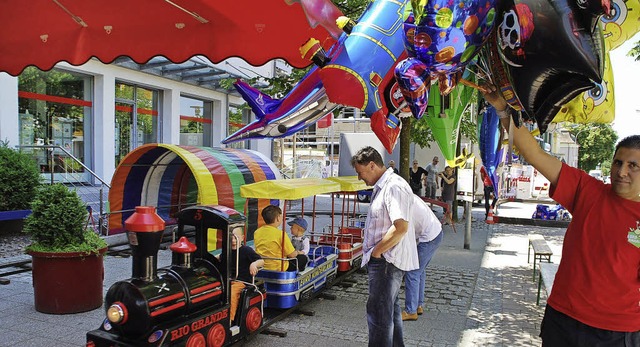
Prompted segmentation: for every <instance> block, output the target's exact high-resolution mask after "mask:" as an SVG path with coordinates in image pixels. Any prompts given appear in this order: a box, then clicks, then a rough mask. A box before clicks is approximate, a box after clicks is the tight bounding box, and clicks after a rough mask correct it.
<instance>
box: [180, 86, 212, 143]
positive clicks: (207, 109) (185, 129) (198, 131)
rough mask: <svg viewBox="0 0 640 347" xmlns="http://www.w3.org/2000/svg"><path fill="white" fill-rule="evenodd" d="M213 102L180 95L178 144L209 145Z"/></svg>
mask: <svg viewBox="0 0 640 347" xmlns="http://www.w3.org/2000/svg"><path fill="white" fill-rule="evenodd" d="M212 105H213V103H212V102H211V101H204V100H199V99H195V98H190V97H187V96H181V97H180V144H181V145H186V146H206V147H211V130H212V129H211V125H212V121H211V118H212V117H211V114H212V111H213V108H212Z"/></svg>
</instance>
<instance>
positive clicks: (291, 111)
mask: <svg viewBox="0 0 640 347" xmlns="http://www.w3.org/2000/svg"><path fill="white" fill-rule="evenodd" d="M317 72H318V71H317V70H313V71H310V73H308V74H307V75H306V76H305V78H303V79H302V81H300V83H298V84H297V85H296V86H295V87H294V88H293V89H292V90H291V91H290V92H289V94H287V95H286V96H285V97H284V98H282V99H274V98H271V97H270V96H269V95H266V94H264V93H262V92H261V91H259V90H257V89H255V88H253V87H251V86H250V85H248V84H247V83H245V82H243V81H236V82H235V83H234V86H235V87H236V89H237V90H238V92H239V93H240V95H242V98H243V99H244V100H245V101H246V102H247V104H248V105H249V106H250V107H251V110H252V111H253V113H254V114H255V115H256V119H255V120H254V121H253V122H251V123H249V124H247V125H246V126H244V127H242V128H241V129H240V130H238V131H236V132H235V133H234V134H232V135H230V136H228V137H227V138H225V139H224V140H222V143H225V144H227V143H232V142H237V141H241V140H247V139H260V138H279V137H285V136H290V135H293V134H294V133H296V132H298V131H300V130H302V129H304V128H306V127H308V126H310V125H311V124H314V123H315V122H317V121H318V120H319V119H320V118H322V117H324V116H326V115H327V113H329V112H331V111H333V109H334V108H336V106H337V105H336V104H334V103H332V102H330V101H329V100H328V97H327V94H326V93H325V90H324V87H323V86H322V83H321V82H320V79H319V78H318V73H317Z"/></svg>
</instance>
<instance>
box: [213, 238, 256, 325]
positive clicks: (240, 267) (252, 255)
mask: <svg viewBox="0 0 640 347" xmlns="http://www.w3.org/2000/svg"><path fill="white" fill-rule="evenodd" d="M243 241H244V230H243V229H242V228H235V229H233V235H232V236H231V254H229V258H228V259H229V278H231V279H232V281H231V308H230V309H229V311H230V312H229V320H231V321H233V319H234V317H235V315H236V310H237V309H238V301H240V293H242V289H244V287H245V284H244V282H246V283H253V276H255V275H256V274H257V273H258V271H259V270H260V268H262V267H264V260H263V259H262V257H260V255H259V254H258V253H256V251H254V250H253V248H251V247H249V246H245V245H243V244H242V242H243ZM226 259H227V257H226V254H224V252H223V253H222V255H221V261H222V265H223V266H225V262H226ZM236 262H237V268H236ZM223 268H224V267H223Z"/></svg>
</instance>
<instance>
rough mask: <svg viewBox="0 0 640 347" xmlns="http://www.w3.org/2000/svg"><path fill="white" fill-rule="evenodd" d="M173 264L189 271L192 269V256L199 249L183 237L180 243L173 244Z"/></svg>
mask: <svg viewBox="0 0 640 347" xmlns="http://www.w3.org/2000/svg"><path fill="white" fill-rule="evenodd" d="M169 249H171V252H172V254H171V264H173V265H176V266H182V267H185V268H187V269H189V268H191V255H192V254H193V252H195V251H196V249H197V247H196V245H194V244H193V243H191V242H190V241H189V240H188V239H187V238H186V237H184V236H182V237H181V238H180V239H179V240H178V241H176V242H175V243H174V244H172V245H171V246H170V247H169Z"/></svg>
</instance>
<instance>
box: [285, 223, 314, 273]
mask: <svg viewBox="0 0 640 347" xmlns="http://www.w3.org/2000/svg"><path fill="white" fill-rule="evenodd" d="M288 224H289V226H291V235H292V236H291V243H292V244H293V247H294V248H295V249H296V251H297V252H298V254H297V255H296V259H297V261H298V268H299V270H300V271H302V270H304V269H305V268H306V267H307V263H308V262H309V256H308V254H309V237H307V236H304V233H305V232H306V231H307V226H308V224H307V221H306V220H305V219H304V218H303V217H297V218H295V219H294V220H292V221H291V222H289V223H288ZM290 262H295V261H294V260H291V261H290ZM294 266H295V264H294Z"/></svg>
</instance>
